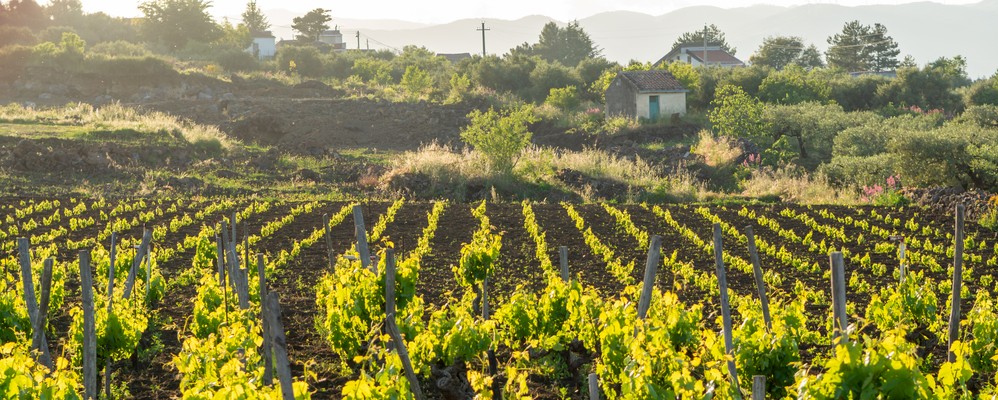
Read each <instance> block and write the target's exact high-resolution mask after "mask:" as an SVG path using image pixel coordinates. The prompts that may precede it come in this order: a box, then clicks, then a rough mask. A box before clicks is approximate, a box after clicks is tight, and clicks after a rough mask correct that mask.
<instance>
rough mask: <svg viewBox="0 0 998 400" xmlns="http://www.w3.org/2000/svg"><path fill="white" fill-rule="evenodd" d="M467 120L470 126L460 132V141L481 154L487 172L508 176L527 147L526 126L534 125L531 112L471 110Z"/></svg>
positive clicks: (490, 109) (529, 108)
mask: <svg viewBox="0 0 998 400" xmlns="http://www.w3.org/2000/svg"><path fill="white" fill-rule="evenodd" d="M468 119H470V120H471V124H470V125H468V126H466V127H465V128H464V130H462V131H461V139H462V140H464V142H465V143H467V144H469V145H471V146H472V147H474V148H475V150H476V151H478V152H480V153H482V155H483V156H484V157H485V159H486V160H487V162H488V167H489V171H490V172H492V173H494V174H498V175H509V174H510V173H511V172H512V171H513V167H514V166H516V162H517V161H518V159H519V157H520V154H522V153H523V150H524V149H526V148H527V145H529V144H530V136H531V133H530V131H529V130H528V125H529V124H531V123H533V122H534V121H535V117H534V114H533V109H532V108H531V107H529V106H525V107H520V108H516V109H506V110H502V111H496V110H495V109H493V108H489V110H488V111H486V112H481V111H479V110H474V111H472V112H471V113H470V114H468Z"/></svg>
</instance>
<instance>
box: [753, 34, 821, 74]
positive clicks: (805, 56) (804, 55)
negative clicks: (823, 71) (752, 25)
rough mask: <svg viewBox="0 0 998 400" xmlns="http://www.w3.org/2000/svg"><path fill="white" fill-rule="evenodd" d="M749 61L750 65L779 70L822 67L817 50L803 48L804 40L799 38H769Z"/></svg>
mask: <svg viewBox="0 0 998 400" xmlns="http://www.w3.org/2000/svg"><path fill="white" fill-rule="evenodd" d="M749 61H750V62H751V63H752V65H761V66H767V67H771V68H773V69H776V70H781V69H783V68H784V67H786V66H787V65H790V64H797V65H799V66H801V67H804V68H807V69H811V68H816V67H821V66H824V63H823V62H822V61H821V54H820V53H818V48H817V47H814V45H811V46H810V47H804V39H801V38H800V37H799V36H770V37H767V38H765V39H763V41H762V45H760V46H759V50H758V51H756V52H755V54H753V55H752V56H751V57H749Z"/></svg>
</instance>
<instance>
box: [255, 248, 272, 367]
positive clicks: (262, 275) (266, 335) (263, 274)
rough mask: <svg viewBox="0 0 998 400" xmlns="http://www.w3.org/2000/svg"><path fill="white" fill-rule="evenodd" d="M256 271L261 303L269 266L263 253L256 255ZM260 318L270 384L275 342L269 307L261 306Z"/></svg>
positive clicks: (264, 294)
mask: <svg viewBox="0 0 998 400" xmlns="http://www.w3.org/2000/svg"><path fill="white" fill-rule="evenodd" d="M256 272H257V274H258V275H259V280H260V288H259V289H260V304H261V305H262V304H264V301H266V300H267V268H266V265H264V262H263V254H262V253H257V255H256ZM260 313H261V315H260V319H261V322H262V325H263V326H262V328H263V354H262V356H263V384H264V385H270V384H271V383H272V382H273V381H274V357H273V350H271V348H272V346H273V344H271V343H270V336H271V335H270V323H269V321H267V315H266V313H267V307H263V306H261V307H260Z"/></svg>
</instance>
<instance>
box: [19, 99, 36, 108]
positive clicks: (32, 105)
mask: <svg viewBox="0 0 998 400" xmlns="http://www.w3.org/2000/svg"><path fill="white" fill-rule="evenodd" d="M21 106H23V107H24V108H27V109H33V108H35V102H33V101H26V102H24V103H21Z"/></svg>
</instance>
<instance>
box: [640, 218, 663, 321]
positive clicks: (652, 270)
mask: <svg viewBox="0 0 998 400" xmlns="http://www.w3.org/2000/svg"><path fill="white" fill-rule="evenodd" d="M661 251H662V237H661V236H659V235H655V236H652V237H651V241H650V243H649V244H648V259H647V261H645V279H644V283H643V284H642V285H641V298H640V299H639V300H638V319H641V320H644V319H645V316H646V315H648V308H649V307H651V295H652V291H653V290H654V289H655V275H656V274H658V263H659V261H660V260H659V258H661ZM637 333H638V329H637V327H635V328H634V334H635V335H636V334H637Z"/></svg>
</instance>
